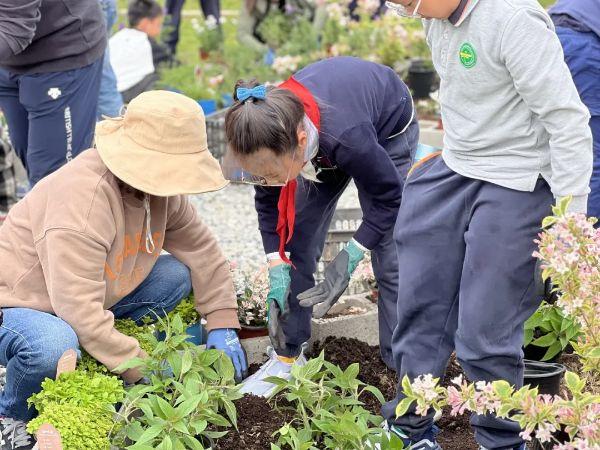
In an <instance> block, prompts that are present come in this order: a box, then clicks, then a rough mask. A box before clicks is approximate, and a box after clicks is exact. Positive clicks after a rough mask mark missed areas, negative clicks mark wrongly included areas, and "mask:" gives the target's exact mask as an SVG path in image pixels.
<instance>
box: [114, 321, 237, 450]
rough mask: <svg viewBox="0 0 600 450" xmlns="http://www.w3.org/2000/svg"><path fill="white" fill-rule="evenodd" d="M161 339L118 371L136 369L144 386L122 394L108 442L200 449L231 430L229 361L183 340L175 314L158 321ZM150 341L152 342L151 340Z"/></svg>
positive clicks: (134, 449) (233, 395) (146, 448)
mask: <svg viewBox="0 0 600 450" xmlns="http://www.w3.org/2000/svg"><path fill="white" fill-rule="evenodd" d="M159 327H160V328H161V329H162V330H163V331H164V332H165V339H164V341H161V342H157V343H156V345H155V347H154V349H153V350H152V351H151V352H150V353H149V357H148V358H145V359H140V358H134V359H133V360H131V361H128V362H127V363H125V364H123V365H121V366H120V367H119V368H118V369H119V370H125V369H129V368H133V367H139V368H140V370H141V372H142V373H143V374H144V376H145V378H146V379H147V380H148V384H140V385H136V386H134V387H132V388H131V389H129V390H128V391H127V395H126V398H125V400H124V401H123V407H122V408H121V410H120V412H119V418H118V421H119V423H120V424H121V425H122V428H121V429H120V430H119V432H118V433H117V434H116V435H115V436H114V438H113V443H114V444H116V445H119V446H120V447H121V448H127V449H131V450H150V449H162V450H167V449H188V448H189V449H202V448H205V446H206V445H207V442H208V441H210V439H216V438H219V437H221V436H223V435H225V434H226V433H227V431H214V430H215V429H216V428H229V427H231V426H236V421H237V413H236V410H235V406H234V404H233V401H234V400H236V399H238V398H240V397H241V394H240V393H239V392H238V389H237V388H236V387H235V383H234V368H233V364H232V362H231V360H230V359H229V358H228V357H227V356H226V355H225V354H224V353H223V352H221V351H218V350H202V349H201V348H199V347H197V346H195V345H193V344H190V343H188V342H187V341H186V338H187V336H186V334H185V325H184V323H183V321H182V320H181V317H180V316H179V315H177V314H176V315H174V316H173V317H172V318H170V319H167V320H164V321H161V322H160V325H159ZM149 339H154V337H153V336H152V337H151V338H149Z"/></svg>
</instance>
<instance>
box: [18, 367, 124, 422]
mask: <svg viewBox="0 0 600 450" xmlns="http://www.w3.org/2000/svg"><path fill="white" fill-rule="evenodd" d="M124 394H125V392H124V390H123V382H122V381H121V380H120V379H118V378H117V377H115V376H106V375H102V374H99V373H88V372H83V371H81V370H76V371H74V372H67V373H62V374H61V375H60V376H59V377H58V379H57V380H52V379H50V378H46V379H45V380H44V381H43V382H42V390H41V391H40V392H38V393H37V394H33V395H32V396H31V397H29V399H28V400H27V403H28V404H29V405H33V406H35V409H36V410H37V411H38V412H42V411H44V409H45V408H46V407H47V406H49V405H51V404H53V403H55V404H59V405H62V404H71V405H77V406H84V407H94V408H95V407H99V406H101V405H102V406H104V405H106V406H110V405H114V404H115V403H118V402H120V401H121V400H123V397H124Z"/></svg>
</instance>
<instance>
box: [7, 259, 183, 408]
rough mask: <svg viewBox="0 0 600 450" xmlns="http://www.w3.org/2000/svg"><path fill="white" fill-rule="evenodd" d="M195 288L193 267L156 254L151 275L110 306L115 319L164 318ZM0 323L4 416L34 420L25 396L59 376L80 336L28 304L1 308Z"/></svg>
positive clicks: (63, 322) (58, 320) (62, 323)
mask: <svg viewBox="0 0 600 450" xmlns="http://www.w3.org/2000/svg"><path fill="white" fill-rule="evenodd" d="M190 291H191V277H190V271H189V269H188V268H187V267H186V266H185V265H184V264H182V263H180V262H179V261H178V260H176V259H175V258H174V257H172V256H170V255H163V256H160V257H159V258H158V260H157V261H156V264H155V265H154V268H153V269H152V271H151V272H150V274H149V275H148V277H147V278H146V279H145V280H144V281H143V282H142V283H141V284H140V285H139V286H138V287H137V288H136V289H135V290H134V291H133V292H131V293H130V294H129V295H127V296H126V297H124V298H123V299H122V300H121V301H119V303H117V304H116V305H115V306H113V307H112V308H111V311H112V312H113V314H114V316H115V318H117V319H132V320H134V321H136V322H137V323H138V324H141V323H142V322H143V318H144V317H146V316H148V317H151V318H152V319H156V317H162V316H164V315H165V314H166V313H167V312H169V311H171V310H172V309H173V308H175V306H177V304H178V303H179V302H180V301H181V299H182V298H185V297H187V296H188V295H189V293H190ZM2 311H3V313H4V322H3V323H2V325H1V326H0V364H1V365H3V366H6V385H5V386H4V391H3V392H2V393H0V416H2V417H11V418H14V419H18V420H30V419H31V418H32V417H33V416H34V415H35V409H34V408H28V407H27V399H28V398H29V397H30V396H31V395H32V394H34V393H36V392H39V391H40V388H41V387H40V384H41V383H42V381H44V379H45V378H54V377H55V376H56V364H57V363H58V359H59V358H60V357H61V356H62V354H63V353H64V352H65V351H66V350H68V349H71V348H72V349H76V350H78V349H79V343H78V341H77V335H76V334H75V331H73V329H72V328H71V326H70V325H69V324H68V323H66V322H65V321H63V320H62V319H60V318H58V317H56V316H54V315H52V314H48V313H45V312H41V311H37V310H34V309H28V308H3V309H2Z"/></svg>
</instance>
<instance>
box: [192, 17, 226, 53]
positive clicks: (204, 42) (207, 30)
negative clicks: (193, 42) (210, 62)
mask: <svg viewBox="0 0 600 450" xmlns="http://www.w3.org/2000/svg"><path fill="white" fill-rule="evenodd" d="M192 28H193V29H194V32H195V33H196V36H197V37H198V41H199V43H200V50H201V51H202V52H204V53H206V54H210V53H213V52H216V51H218V50H220V49H221V47H222V45H223V33H222V32H221V28H220V27H219V22H218V20H217V19H216V18H215V17H214V16H208V17H207V18H206V20H205V21H204V23H203V24H201V23H200V22H199V21H198V19H196V18H193V19H192Z"/></svg>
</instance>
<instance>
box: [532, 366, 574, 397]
mask: <svg viewBox="0 0 600 450" xmlns="http://www.w3.org/2000/svg"><path fill="white" fill-rule="evenodd" d="M565 371H566V368H565V366H563V365H562V364H557V363H546V362H541V361H531V360H528V359H526V360H525V376H524V384H526V385H527V384H528V385H530V386H531V387H532V388H533V387H537V388H538V390H539V393H540V394H550V395H558V393H559V392H560V382H561V380H562V377H563V375H564V374H565Z"/></svg>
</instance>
